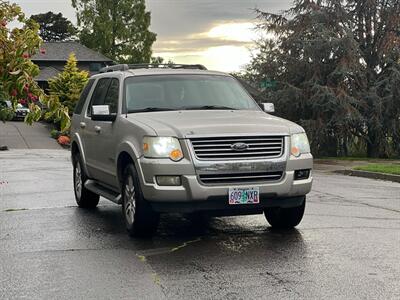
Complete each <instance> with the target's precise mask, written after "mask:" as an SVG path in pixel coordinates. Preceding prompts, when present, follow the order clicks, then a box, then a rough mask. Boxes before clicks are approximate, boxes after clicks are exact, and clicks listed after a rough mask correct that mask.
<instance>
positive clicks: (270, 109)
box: [262, 103, 275, 113]
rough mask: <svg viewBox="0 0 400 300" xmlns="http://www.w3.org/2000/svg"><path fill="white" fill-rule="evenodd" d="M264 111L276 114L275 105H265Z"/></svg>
mask: <svg viewBox="0 0 400 300" xmlns="http://www.w3.org/2000/svg"><path fill="white" fill-rule="evenodd" d="M262 105H263V109H264V111H265V112H266V113H274V112H275V105H274V104H273V103H263V104H262Z"/></svg>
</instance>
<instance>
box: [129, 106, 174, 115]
mask: <svg viewBox="0 0 400 300" xmlns="http://www.w3.org/2000/svg"><path fill="white" fill-rule="evenodd" d="M170 110H176V109H173V108H166V107H145V108H141V109H132V110H128V114H131V113H137V112H151V111H170Z"/></svg>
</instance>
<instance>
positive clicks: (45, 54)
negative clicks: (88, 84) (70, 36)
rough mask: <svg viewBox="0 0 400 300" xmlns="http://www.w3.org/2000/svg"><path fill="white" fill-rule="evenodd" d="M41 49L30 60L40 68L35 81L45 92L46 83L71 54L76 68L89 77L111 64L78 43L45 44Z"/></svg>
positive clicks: (62, 66)
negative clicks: (83, 71)
mask: <svg viewBox="0 0 400 300" xmlns="http://www.w3.org/2000/svg"><path fill="white" fill-rule="evenodd" d="M42 48H43V49H44V51H41V52H40V53H37V54H35V55H34V56H32V58H31V60H32V62H34V63H35V64H36V65H38V66H39V68H40V74H39V75H38V76H37V77H35V80H36V81H37V82H38V84H39V86H40V87H41V88H43V89H45V90H46V89H47V88H48V82H47V81H48V80H49V79H50V78H53V77H54V76H56V75H57V74H58V73H60V72H61V71H62V70H63V68H64V65H65V63H66V62H67V60H68V57H69V55H70V54H71V52H73V53H74V54H75V56H76V59H77V61H78V68H80V69H83V70H86V71H89V73H90V75H93V74H96V73H98V72H99V70H100V69H101V68H103V67H106V66H109V65H112V64H113V61H112V59H110V58H108V57H105V56H104V55H103V54H101V53H99V52H96V51H94V50H92V49H89V48H87V47H86V46H84V45H82V44H80V43H78V42H73V41H68V42H45V43H43V45H42Z"/></svg>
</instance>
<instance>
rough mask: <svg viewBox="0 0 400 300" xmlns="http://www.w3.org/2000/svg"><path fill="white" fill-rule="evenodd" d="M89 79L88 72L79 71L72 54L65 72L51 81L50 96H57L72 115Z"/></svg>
mask: <svg viewBox="0 0 400 300" xmlns="http://www.w3.org/2000/svg"><path fill="white" fill-rule="evenodd" d="M88 79H89V74H88V72H86V71H82V70H79V69H78V67H77V61H76V57H75V54H73V53H71V54H70V56H69V58H68V61H67V63H66V65H65V67H64V70H63V72H61V73H60V74H58V75H57V77H55V78H53V79H50V80H49V92H50V95H53V96H57V98H58V99H59V102H60V103H61V104H62V105H63V106H65V107H68V111H69V112H70V113H72V112H73V111H74V109H75V105H76V103H77V102H78V100H79V97H80V94H81V91H82V89H83V88H84V87H85V85H86V83H87V81H88Z"/></svg>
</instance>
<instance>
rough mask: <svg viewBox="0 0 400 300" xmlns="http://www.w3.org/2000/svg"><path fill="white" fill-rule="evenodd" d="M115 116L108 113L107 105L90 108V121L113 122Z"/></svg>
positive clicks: (108, 107)
mask: <svg viewBox="0 0 400 300" xmlns="http://www.w3.org/2000/svg"><path fill="white" fill-rule="evenodd" d="M116 118H117V114H111V113H110V106H109V105H93V106H92V120H93V121H110V122H114V121H115V119H116Z"/></svg>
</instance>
